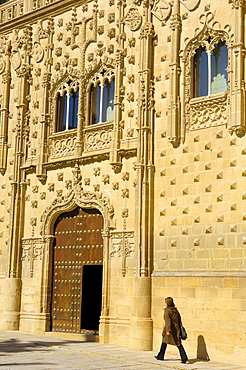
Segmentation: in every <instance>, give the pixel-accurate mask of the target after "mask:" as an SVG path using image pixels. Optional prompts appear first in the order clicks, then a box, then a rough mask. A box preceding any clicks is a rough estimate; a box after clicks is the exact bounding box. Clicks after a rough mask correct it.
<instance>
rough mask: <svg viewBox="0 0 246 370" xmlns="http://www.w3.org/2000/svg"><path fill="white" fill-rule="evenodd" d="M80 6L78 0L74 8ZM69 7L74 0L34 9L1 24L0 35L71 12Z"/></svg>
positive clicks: (81, 2) (63, 0)
mask: <svg viewBox="0 0 246 370" xmlns="http://www.w3.org/2000/svg"><path fill="white" fill-rule="evenodd" d="M82 4H84V1H83V0H79V1H77V3H76V6H80V5H82ZM71 7H74V0H60V1H56V2H55V3H51V4H47V5H45V6H43V7H42V8H39V9H35V10H33V11H30V12H27V13H25V14H23V15H20V16H19V17H17V18H14V19H11V20H8V21H7V22H4V23H2V24H1V33H5V32H9V31H10V30H12V29H17V28H22V27H23V26H25V25H30V24H32V23H34V22H35V21H37V20H40V19H47V17H49V16H50V15H51V14H52V16H56V15H59V14H62V13H64V12H65V11H67V10H71ZM2 9H4V7H2V8H1V10H2Z"/></svg>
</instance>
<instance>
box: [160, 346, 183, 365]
mask: <svg viewBox="0 0 246 370" xmlns="http://www.w3.org/2000/svg"><path fill="white" fill-rule="evenodd" d="M177 347H178V349H179V354H180V357H181V361H182V362H186V361H187V360H188V357H187V354H186V352H185V349H184V347H183V346H182V344H181V345H180V346H177ZM166 349H167V344H166V343H162V344H161V348H160V352H159V353H158V355H157V356H156V357H157V358H158V360H164V356H165V352H166Z"/></svg>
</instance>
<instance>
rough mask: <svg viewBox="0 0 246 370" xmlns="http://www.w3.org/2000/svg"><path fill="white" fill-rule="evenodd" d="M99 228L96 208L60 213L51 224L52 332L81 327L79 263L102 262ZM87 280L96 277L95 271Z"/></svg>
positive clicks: (81, 277)
mask: <svg viewBox="0 0 246 370" xmlns="http://www.w3.org/2000/svg"><path fill="white" fill-rule="evenodd" d="M102 229H103V216H102V215H101V213H100V212H99V211H98V210H96V209H82V208H77V209H75V210H74V211H72V212H69V213H63V214H62V215H60V216H59V218H58V220H57V222H56V224H55V244H54V255H53V284H52V309H51V316H52V317H51V322H52V331H62V332H76V333H79V332H80V331H81V329H82V317H83V312H82V281H83V266H90V265H102V264H103V241H102ZM91 279H96V280H97V279H98V277H97V274H95V276H92V277H91ZM91 293H92V294H93V291H91ZM97 304H98V305H100V304H101V303H100V302H97ZM86 329H92V328H89V327H88V328H86Z"/></svg>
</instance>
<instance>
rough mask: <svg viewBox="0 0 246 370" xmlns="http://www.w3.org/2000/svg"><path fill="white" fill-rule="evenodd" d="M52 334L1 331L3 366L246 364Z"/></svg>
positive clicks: (208, 367)
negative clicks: (161, 356) (158, 355)
mask: <svg viewBox="0 0 246 370" xmlns="http://www.w3.org/2000/svg"><path fill="white" fill-rule="evenodd" d="M51 334H52V335H49V334H48V333H47V334H45V335H36V334H30V333H23V332H0V370H12V369H13V370H20V369H23V370H24V369H25V370H32V369H35V370H55V369H60V370H65V369H66V370H67V369H69V370H70V369H71V370H76V369H78V370H79V369H80V370H81V369H84V370H125V369H126V370H158V369H159V370H161V369H162V370H172V369H173V370H175V369H176V370H183V369H187V370H246V364H245V366H239V365H232V364H226V363H225V364H223V363H216V362H213V361H210V362H203V361H199V360H197V359H190V363H189V364H185V365H184V364H181V363H180V360H179V358H178V356H174V355H169V356H167V359H166V361H163V362H162V361H157V360H156V359H155V358H154V355H155V352H151V351H150V352H144V351H134V350H130V349H128V348H125V347H121V346H116V345H112V344H99V343H96V342H88V341H81V340H78V336H74V339H71V338H69V339H68V338H65V337H60V336H55V335H54V334H53V333H51Z"/></svg>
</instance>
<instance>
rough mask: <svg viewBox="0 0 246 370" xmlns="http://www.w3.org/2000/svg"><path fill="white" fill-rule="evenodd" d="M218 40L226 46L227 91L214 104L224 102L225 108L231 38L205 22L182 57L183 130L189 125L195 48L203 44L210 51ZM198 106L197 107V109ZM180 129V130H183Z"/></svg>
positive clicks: (187, 128)
mask: <svg viewBox="0 0 246 370" xmlns="http://www.w3.org/2000/svg"><path fill="white" fill-rule="evenodd" d="M209 38H210V42H209V43H208V41H207V40H208V39H209ZM219 41H225V43H226V45H227V47H228V91H227V92H225V93H224V94H223V97H220V98H218V100H217V101H216V103H215V104H217V105H218V104H220V103H222V104H224V107H225V110H227V105H228V99H227V96H228V94H230V90H231V80H230V73H229V72H230V69H231V68H230V66H231V55H230V52H229V51H230V48H231V38H230V35H229V34H228V32H226V31H224V30H217V29H213V28H211V27H210V26H209V25H208V24H207V23H205V24H204V26H203V29H202V30H201V31H200V32H199V33H198V34H197V35H196V36H195V37H193V38H192V39H191V40H190V41H189V42H188V44H187V46H186V48H185V50H184V53H183V57H182V62H183V70H184V75H183V76H184V77H183V97H182V101H183V112H182V125H183V130H189V129H190V127H191V119H190V117H191V105H190V101H191V99H192V96H191V86H192V82H193V81H192V78H193V77H192V76H193V64H192V63H193V57H194V55H195V52H196V50H197V49H198V48H199V47H200V46H203V47H205V48H206V50H210V51H212V50H213V48H214V46H215V44H216V43H218V42H219ZM199 108H200V107H198V109H199ZM183 130H182V131H183Z"/></svg>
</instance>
